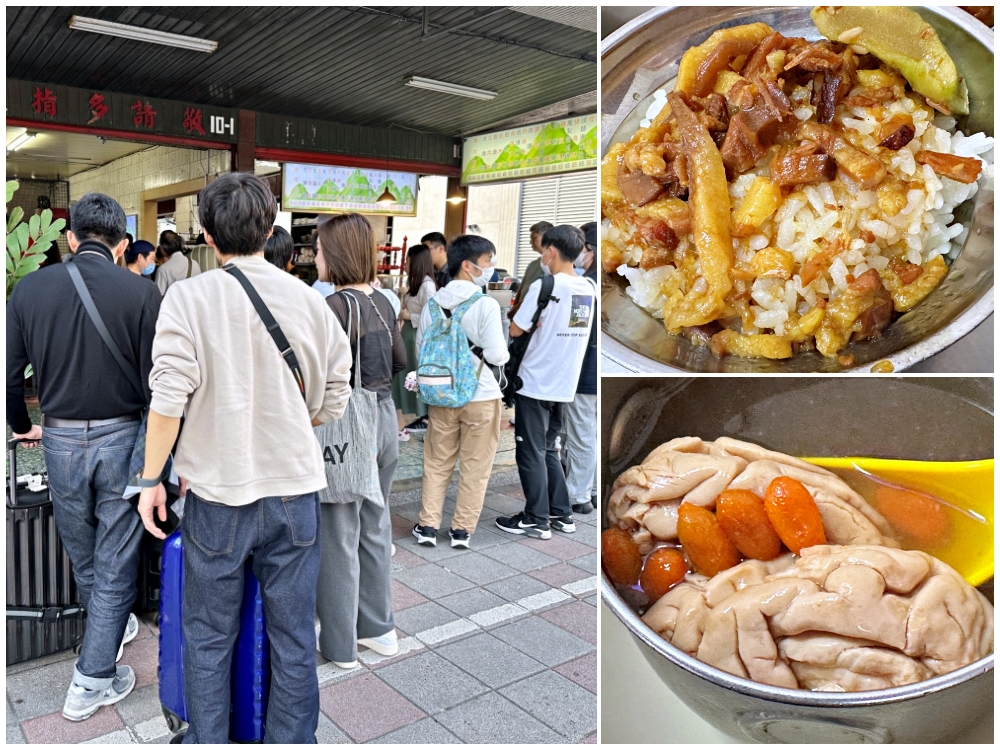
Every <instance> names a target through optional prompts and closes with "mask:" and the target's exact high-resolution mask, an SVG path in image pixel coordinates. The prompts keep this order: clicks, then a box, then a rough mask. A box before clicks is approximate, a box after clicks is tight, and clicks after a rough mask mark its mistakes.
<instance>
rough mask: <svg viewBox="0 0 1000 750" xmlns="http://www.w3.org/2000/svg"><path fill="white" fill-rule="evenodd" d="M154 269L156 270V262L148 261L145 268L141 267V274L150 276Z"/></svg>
mask: <svg viewBox="0 0 1000 750" xmlns="http://www.w3.org/2000/svg"><path fill="white" fill-rule="evenodd" d="M155 270H156V264H155V263H150V264H149V265H148V266H146V267H145V268H143V269H142V275H143V276H152V275H153V271H155Z"/></svg>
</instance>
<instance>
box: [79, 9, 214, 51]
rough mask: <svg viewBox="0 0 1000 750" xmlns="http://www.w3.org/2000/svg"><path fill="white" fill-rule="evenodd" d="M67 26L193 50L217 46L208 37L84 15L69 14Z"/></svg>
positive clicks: (210, 49) (211, 48) (205, 49)
mask: <svg viewBox="0 0 1000 750" xmlns="http://www.w3.org/2000/svg"><path fill="white" fill-rule="evenodd" d="M69 27H70V28H71V29H75V30H76V31H89V32H91V33H92V34H107V35H108V36H117V37H121V38H122V39H134V40H135V41H137V42H146V43H148V44H163V45H165V46H167V47H180V48H181V49H189V50H192V51H194V52H215V50H216V49H218V47H219V43H218V42H213V41H211V40H209V39H198V38H197V37H193V36H184V35H183V34H170V33H168V32H166V31H156V30H154V29H144V28H142V27H140V26H129V25H128V24H124V23H113V22H111V21H101V20H100V19H97V18H87V17H85V16H71V17H70V19H69Z"/></svg>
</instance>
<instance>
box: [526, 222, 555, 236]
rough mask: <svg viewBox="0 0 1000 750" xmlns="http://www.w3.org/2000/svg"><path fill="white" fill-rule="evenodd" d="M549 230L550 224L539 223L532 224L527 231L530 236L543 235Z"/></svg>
mask: <svg viewBox="0 0 1000 750" xmlns="http://www.w3.org/2000/svg"><path fill="white" fill-rule="evenodd" d="M550 229H552V224H550V223H549V222H547V221H540V222H538V223H537V224H532V225H531V229H529V230H528V231H529V232H530V233H531V234H545V233H546V232H547V231H549V230H550Z"/></svg>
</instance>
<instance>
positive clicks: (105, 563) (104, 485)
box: [42, 421, 142, 690]
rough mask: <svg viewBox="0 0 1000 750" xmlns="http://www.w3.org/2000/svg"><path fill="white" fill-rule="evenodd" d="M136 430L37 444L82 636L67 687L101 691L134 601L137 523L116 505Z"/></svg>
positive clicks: (62, 433) (48, 435)
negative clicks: (81, 611) (78, 604)
mask: <svg viewBox="0 0 1000 750" xmlns="http://www.w3.org/2000/svg"><path fill="white" fill-rule="evenodd" d="M138 432H139V422H138V421H136V422H126V423H124V424H112V425H104V426H102V427H89V428H83V427H81V428H56V427H46V428H45V431H44V434H43V437H42V448H43V449H44V451H45V466H46V469H47V470H48V473H49V489H50V493H51V496H52V510H53V512H54V513H55V517H56V527H57V528H58V529H59V536H60V538H61V539H62V543H63V546H64V547H65V548H66V551H67V552H68V553H69V559H70V560H71V561H72V562H73V576H74V577H75V578H76V585H77V587H78V588H79V590H80V598H81V599H82V601H83V606H84V608H85V609H86V610H87V630H86V632H85V633H84V636H83V645H82V647H81V648H80V658H79V660H78V661H77V663H76V668H75V670H74V672H73V680H74V682H76V684H78V685H80V686H81V687H85V688H87V689H89V690H104V689H106V688H107V687H109V686H110V685H111V682H112V680H113V679H114V677H115V657H116V656H117V655H118V647H119V646H120V645H121V642H122V635H123V634H124V633H125V625H126V623H127V622H128V615H129V610H130V609H131V607H132V602H133V601H135V578H136V574H137V572H138V569H139V545H140V543H141V542H142V521H141V520H140V518H139V514H138V513H136V512H135V507H134V506H133V505H132V503H130V502H129V501H128V500H125V499H123V498H122V492H124V491H125V485H126V484H128V465H129V460H130V459H131V457H132V448H133V447H134V446H135V439H136V435H137V434H138Z"/></svg>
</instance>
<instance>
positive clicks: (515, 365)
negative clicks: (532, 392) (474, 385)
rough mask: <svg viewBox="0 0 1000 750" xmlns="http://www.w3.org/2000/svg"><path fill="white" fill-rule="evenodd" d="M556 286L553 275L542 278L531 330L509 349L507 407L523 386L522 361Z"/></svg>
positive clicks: (516, 340)
mask: <svg viewBox="0 0 1000 750" xmlns="http://www.w3.org/2000/svg"><path fill="white" fill-rule="evenodd" d="M555 286H556V279H555V276H552V275H551V274H549V275H546V276H542V286H541V288H540V289H539V290H538V307H536V308H535V314H534V315H532V316H531V328H530V329H528V330H527V331H525V332H524V333H522V334H521V335H520V336H517V337H516V338H514V339H513V340H512V341H511V342H510V346H508V347H507V350H508V351H509V352H510V359H508V360H507V364H505V365H504V369H503V373H504V377H506V379H507V384H506V386H505V387H504V388H503V402H504V403H505V404H507V406H513V405H514V395H515V394H516V393H517V392H518V391H519V390H520V389H521V386H522V385H523V383H522V381H521V378H520V377H519V376H518V371H519V370H520V369H521V360H523V359H524V355H525V353H527V351H528V344H529V343H531V337H532V336H533V335H534V333H535V330H536V329H537V328H538V319H539V318H540V317H541V316H542V310H544V309H545V308H546V307H548V306H549V302H550V301H551V300H552V291H553V289H555ZM556 301H557V302H558V301H559V300H558V299H556Z"/></svg>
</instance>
